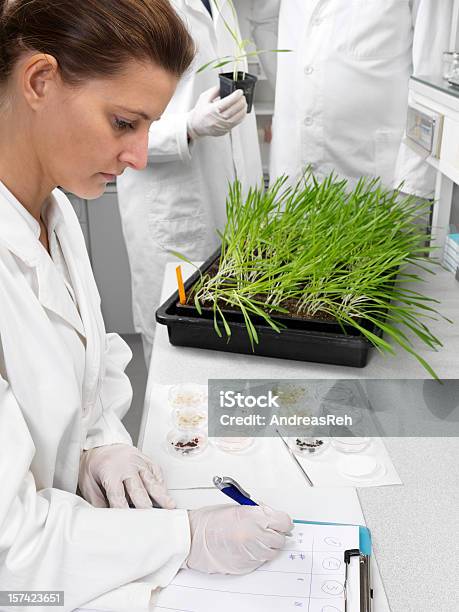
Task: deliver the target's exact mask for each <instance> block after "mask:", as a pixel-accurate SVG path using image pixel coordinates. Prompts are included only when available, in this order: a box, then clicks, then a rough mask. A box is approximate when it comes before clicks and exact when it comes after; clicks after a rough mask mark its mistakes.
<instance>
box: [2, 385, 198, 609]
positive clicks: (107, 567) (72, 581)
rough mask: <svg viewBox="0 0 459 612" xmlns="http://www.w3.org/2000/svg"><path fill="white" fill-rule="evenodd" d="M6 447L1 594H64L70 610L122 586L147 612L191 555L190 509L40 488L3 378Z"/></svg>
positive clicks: (29, 446)
mask: <svg viewBox="0 0 459 612" xmlns="http://www.w3.org/2000/svg"><path fill="white" fill-rule="evenodd" d="M0 448H1V449H2V451H1V454H0V482H1V489H2V490H1V495H0V590H19V591H23V590H60V591H64V599H65V603H64V606H63V607H60V608H59V609H60V610H63V611H64V612H66V611H70V610H74V609H75V608H78V607H85V604H86V602H90V601H92V602H93V600H96V599H97V598H100V597H102V596H103V595H104V594H107V593H109V592H113V595H114V593H115V592H116V591H115V590H116V589H119V588H120V587H122V589H123V590H124V599H125V598H126V597H125V595H126V592H129V593H130V599H131V604H132V606H131V610H148V609H149V604H150V598H151V596H152V593H153V592H154V591H155V589H157V588H159V587H164V586H166V585H167V584H168V583H169V582H170V580H171V579H172V578H173V577H174V576H175V574H176V573H177V571H178V570H179V569H180V567H181V565H182V563H183V561H184V560H185V558H186V557H187V555H188V552H189V546H190V534H189V522H188V516H187V513H186V511H183V510H160V509H158V510H157V509H150V510H133V509H113V508H112V509H108V508H107V509H105V508H94V507H92V506H91V505H90V504H88V503H87V502H85V501H84V500H83V499H81V498H80V497H78V496H77V495H74V494H72V493H69V492H66V491H62V490H59V489H54V488H47V489H42V490H37V485H36V482H35V479H34V475H33V467H32V466H33V460H34V455H35V446H34V443H33V440H32V437H31V435H30V432H29V429H28V426H27V423H26V421H25V419H24V416H23V414H22V411H21V409H20V406H19V405H18V403H17V401H16V398H15V397H14V395H13V393H12V391H11V388H10V386H9V384H8V383H7V382H6V381H5V380H4V379H3V378H1V377H0ZM135 581H140V583H138V582H135ZM131 583H133V586H130V587H129V589H128V588H127V587H128V586H129V585H130V584H131ZM142 584H143V586H142ZM133 597H134V599H135V601H134V600H133V599H132V598H133ZM121 599H123V597H121ZM95 606H96V604H94V605H93V607H95ZM86 607H89V606H86ZM26 609H28V608H26V607H14V608H10V607H9V606H2V610H4V611H10V610H11V612H15V611H18V612H19V611H21V610H26ZM34 609H36V610H37V612H39V611H40V610H42V611H43V612H44V611H45V610H46V609H48V608H47V607H46V606H45V607H37V608H34ZM95 609H103V608H102V607H99V608H97V607H95ZM120 609H123V608H122V607H121V608H120ZM112 610H117V606H116V605H115V606H114V607H113V608H112Z"/></svg>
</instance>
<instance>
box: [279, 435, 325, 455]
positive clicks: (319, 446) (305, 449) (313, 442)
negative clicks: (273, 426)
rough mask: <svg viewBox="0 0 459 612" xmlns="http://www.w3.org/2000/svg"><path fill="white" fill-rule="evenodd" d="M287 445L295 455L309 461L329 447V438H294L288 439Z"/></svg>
mask: <svg viewBox="0 0 459 612" xmlns="http://www.w3.org/2000/svg"><path fill="white" fill-rule="evenodd" d="M287 443H288V445H289V447H290V448H291V449H292V451H293V452H294V453H295V455H298V456H299V457H307V458H308V459H310V458H312V457H316V456H317V455H320V454H321V453H322V452H323V451H324V450H325V449H326V448H327V446H328V444H329V440H328V439H327V438H318V437H315V436H312V437H301V436H294V437H291V438H288V440H287Z"/></svg>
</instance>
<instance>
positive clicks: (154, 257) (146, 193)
mask: <svg viewBox="0 0 459 612" xmlns="http://www.w3.org/2000/svg"><path fill="white" fill-rule="evenodd" d="M269 3H271V4H272V5H273V7H274V8H273V10H272V12H271V14H272V19H270V18H269V15H268V14H267V11H266V6H263V2H261V0H253V4H254V9H253V11H252V14H251V20H252V23H253V24H257V27H256V30H257V33H258V35H259V36H262V34H263V42H264V44H267V42H266V37H267V34H266V32H268V36H269V32H271V36H272V37H273V38H275V37H276V36H275V30H274V29H273V27H272V23H271V22H272V20H276V19H277V14H276V10H275V7H276V6H277V3H278V0H274V1H273V0H269ZM172 4H173V6H174V7H175V8H176V10H177V11H178V13H179V15H180V16H181V17H182V18H183V19H184V21H185V22H186V24H187V25H188V27H189V30H190V32H191V34H192V36H193V38H194V40H195V41H196V43H197V46H198V52H197V57H196V59H195V61H194V63H193V66H192V67H191V69H190V70H189V72H188V74H187V75H185V77H184V78H183V79H182V80H181V82H180V84H179V86H178V89H177V91H176V93H175V95H174V96H173V98H172V100H171V102H170V104H169V106H168V107H167V109H166V111H165V113H164V115H163V117H162V119H161V120H160V121H157V122H155V123H154V124H153V125H152V128H151V131H150V141H149V164H148V167H147V168H146V169H145V170H143V171H141V172H137V171H133V170H130V169H128V170H126V171H125V172H124V174H123V175H122V176H121V177H119V178H118V185H117V186H118V201H119V207H120V213H121V219H122V226H123V233H124V238H125V241H126V246H127V251H128V255H129V262H130V268H131V277H132V293H133V315H134V323H135V328H136V330H137V331H138V332H140V333H141V334H142V337H143V339H144V347H146V351H145V352H146V357H147V360H148V353H149V349H150V348H151V343H152V341H153V335H154V327H155V319H154V317H155V310H156V308H157V307H158V306H159V300H160V292H161V285H162V280H163V274H164V267H165V264H166V262H167V261H168V260H169V261H177V259H176V258H175V257H174V256H172V255H171V254H170V251H171V250H175V251H178V252H180V253H182V254H183V255H185V256H186V257H189V258H190V259H192V260H200V259H205V258H206V257H208V256H209V255H210V254H211V253H212V251H213V250H214V249H215V248H216V247H217V246H218V244H219V239H218V236H217V232H216V229H217V228H223V227H224V225H225V222H226V211H225V203H226V196H227V194H228V183H229V182H232V181H233V180H234V178H235V177H236V175H237V177H238V178H239V180H240V181H241V182H242V184H243V186H244V188H245V189H247V188H248V187H249V186H252V185H259V184H260V183H261V181H262V166H261V159H260V149H259V143H258V137H257V129H256V120H255V115H254V112H253V111H252V113H251V114H250V115H249V116H248V117H246V118H245V120H244V121H243V123H242V124H241V125H240V126H238V127H236V128H235V129H233V130H232V132H231V134H228V135H225V136H221V137H218V138H215V137H205V138H199V139H197V140H196V142H194V143H193V144H192V145H191V147H190V146H189V145H188V141H187V113H188V112H189V111H190V110H191V109H192V108H193V107H194V105H195V104H196V102H197V99H198V97H199V95H200V94H201V93H202V92H203V91H205V90H207V89H209V88H210V87H214V86H216V85H218V74H217V71H215V70H206V71H204V72H201V73H199V74H196V70H197V69H198V68H199V67H201V66H202V65H204V64H205V63H207V62H209V61H211V60H213V59H215V58H217V57H220V56H224V55H228V54H233V53H234V44H233V41H232V39H231V36H230V34H229V33H228V31H227V30H226V28H225V26H224V24H223V20H222V19H221V17H220V16H219V14H218V11H217V10H216V8H215V6H213V14H214V19H213V20H212V19H211V17H210V15H209V13H208V12H207V10H206V8H205V7H204V5H203V3H202V1H201V0H172ZM220 5H221V6H223V7H224V8H223V10H224V15H225V16H226V18H227V20H228V21H229V23H233V17H232V13H231V11H230V8H229V6H228V4H227V3H220ZM257 10H259V11H260V13H261V16H260V19H259V21H258V22H257ZM225 70H226V68H225ZM228 70H231V66H230V67H228Z"/></svg>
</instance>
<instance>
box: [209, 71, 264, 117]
mask: <svg viewBox="0 0 459 612" xmlns="http://www.w3.org/2000/svg"><path fill="white" fill-rule="evenodd" d="M219 76H220V97H221V98H226V96H229V95H230V94H232V93H233V91H236V89H242V91H243V92H244V96H245V99H246V100H247V112H248V113H250V112H251V110H252V106H253V96H254V94H255V85H256V83H257V81H258V78H257V77H256V76H254V75H253V74H249V73H247V72H238V73H237V81H235V80H234V78H233V77H234V74H233V73H232V72H224V73H223V74H220V75H219Z"/></svg>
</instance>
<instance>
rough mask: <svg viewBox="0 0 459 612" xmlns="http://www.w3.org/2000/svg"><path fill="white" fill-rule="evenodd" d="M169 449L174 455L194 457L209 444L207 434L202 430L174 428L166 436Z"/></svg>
mask: <svg viewBox="0 0 459 612" xmlns="http://www.w3.org/2000/svg"><path fill="white" fill-rule="evenodd" d="M166 443H167V449H168V451H169V453H170V454H171V455H174V457H181V458H187V457H194V456H196V455H199V454H200V453H202V451H203V450H204V449H205V448H206V446H207V435H206V434H205V433H203V432H202V431H189V432H183V431H177V430H176V429H172V430H171V431H170V432H169V433H168V434H167V437H166Z"/></svg>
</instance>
